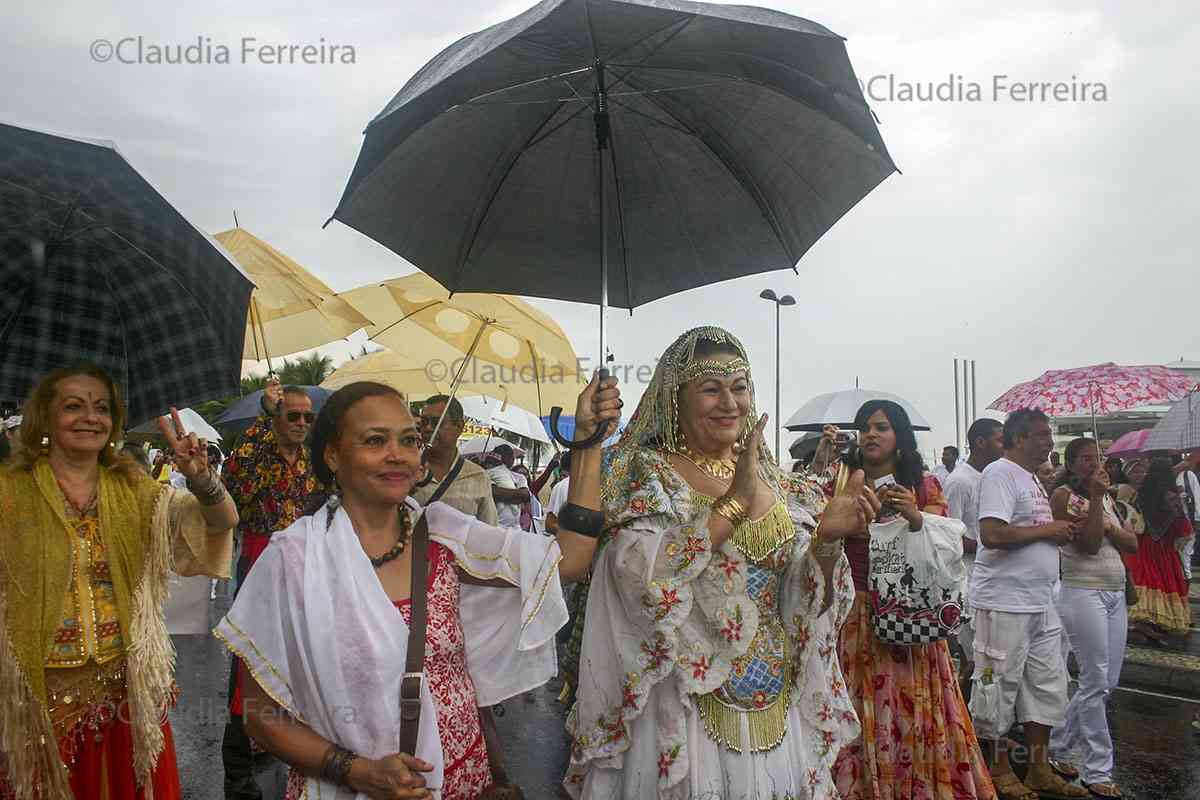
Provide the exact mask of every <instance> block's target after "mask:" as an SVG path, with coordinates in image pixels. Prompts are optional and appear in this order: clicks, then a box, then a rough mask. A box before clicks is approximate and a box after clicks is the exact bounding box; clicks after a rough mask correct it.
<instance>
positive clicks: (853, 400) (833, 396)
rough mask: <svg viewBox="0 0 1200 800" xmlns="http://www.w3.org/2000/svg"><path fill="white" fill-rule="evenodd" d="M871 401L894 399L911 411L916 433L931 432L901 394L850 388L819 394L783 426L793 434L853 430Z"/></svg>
mask: <svg viewBox="0 0 1200 800" xmlns="http://www.w3.org/2000/svg"><path fill="white" fill-rule="evenodd" d="M868 400H891V401H892V402H893V403H897V404H898V405H900V407H901V408H903V409H904V410H905V411H907V412H908V419H909V421H910V422H912V426H913V430H915V431H927V430H929V423H928V422H926V421H925V418H924V417H923V416H921V415H920V413H919V412H918V411H917V410H916V409H915V408H913V404H912V403H910V402H908V401H907V400H905V399H904V398H903V397H901V396H900V395H896V394H889V393H888V392H873V391H871V390H869V389H847V390H845V391H843V392H829V393H828V394H819V395H817V396H816V397H814V398H813V399H811V400H809V401H808V402H807V403H805V404H804V405H802V406H800V408H799V409H798V410H797V411H796V413H794V414H792V416H791V418H790V419H788V421H787V422H786V423H784V426H783V427H785V428H787V429H788V430H789V431H819V430H821V429H822V428H823V427H824V426H826V425H837V426H838V427H839V428H851V427H853V426H854V416H855V415H856V414H857V413H858V410H859V409H860V408H862V405H863V403H865V402H867V401H868Z"/></svg>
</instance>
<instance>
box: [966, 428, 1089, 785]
mask: <svg viewBox="0 0 1200 800" xmlns="http://www.w3.org/2000/svg"><path fill="white" fill-rule="evenodd" d="M1053 446H1054V436H1053V433H1052V432H1051V430H1050V421H1049V420H1048V419H1047V418H1046V415H1045V414H1043V413H1042V412H1040V411H1035V410H1032V409H1021V410H1019V411H1015V412H1013V413H1012V414H1010V415H1009V417H1008V420H1007V421H1006V422H1005V423H1004V449H1005V453H1004V457H1003V458H1000V459H998V460H996V461H994V462H992V463H991V464H990V465H988V466H987V467H986V468H985V469H984V470H983V477H982V479H981V481H980V486H979V540H980V543H981V544H982V545H983V546H982V547H981V548H980V549H979V551H978V552H977V553H976V556H975V570H974V573H973V575H972V577H971V588H970V603H971V608H972V610H973V611H974V614H975V673H974V684H973V687H972V696H971V711H972V716H973V718H974V722H975V732H976V734H977V735H978V737H979V740H980V744H981V745H983V746H984V750H985V752H986V753H987V754H988V756H989V761H990V766H991V771H992V779H993V780H994V781H995V783H996V786H997V788H998V789H1000V787H1005V789H1006V790H1001V791H1002V794H1004V795H1005V796H1009V795H1015V794H1016V792H1015V791H1014V790H1013V789H1014V788H1015V787H1016V784H1017V783H1019V781H1018V779H1017V777H1016V775H1015V774H1013V771H1012V766H1011V765H1010V764H1009V761H1008V754H1007V753H1005V752H1004V751H1003V750H1002V748H1000V747H999V746H998V745H999V743H1000V741H1001V740H1002V739H1003V738H1004V737H1005V735H1006V734H1007V733H1008V730H1009V728H1011V727H1012V725H1013V722H1014V719H1015V720H1016V721H1018V722H1021V723H1023V724H1024V726H1025V739H1026V743H1027V745H1028V747H1029V771H1028V772H1027V773H1026V776H1025V781H1024V788H1025V789H1026V790H1027V791H1034V792H1039V793H1045V794H1047V795H1050V794H1053V795H1054V796H1056V797H1064V798H1075V797H1079V798H1081V800H1082V799H1083V798H1087V797H1089V796H1090V795H1089V793H1088V791H1087V790H1086V789H1084V788H1083V787H1080V786H1072V785H1071V784H1068V783H1066V782H1065V781H1063V780H1062V779H1061V778H1059V777H1058V776H1057V775H1056V774H1055V773H1054V771H1053V770H1052V769H1051V768H1050V762H1049V752H1048V750H1049V744H1050V730H1051V729H1052V728H1054V727H1056V726H1060V725H1062V724H1063V723H1064V721H1065V715H1066V707H1067V669H1066V664H1065V663H1064V662H1063V655H1062V646H1061V639H1062V623H1061V622H1060V621H1059V618H1058V613H1057V611H1055V608H1054V604H1053V601H1052V594H1053V591H1054V584H1055V583H1056V582H1057V580H1058V571H1059V555H1058V548H1059V547H1061V546H1062V545H1065V544H1068V543H1070V542H1071V541H1072V540H1073V539H1074V536H1075V533H1076V531H1077V530H1078V528H1079V524H1080V523H1079V522H1078V521H1070V522H1069V521H1066V520H1055V519H1054V518H1053V516H1052V514H1051V512H1050V498H1049V497H1048V496H1047V494H1046V491H1045V489H1044V488H1043V487H1042V485H1041V483H1040V482H1039V481H1038V480H1037V479H1036V478H1035V477H1034V470H1036V469H1037V468H1038V466H1039V465H1041V464H1042V463H1043V462H1045V461H1046V456H1048V455H1049V453H1050V450H1051V449H1052V448H1053ZM989 708H990V709H992V712H991V713H989V711H988V709H989ZM1009 787H1013V788H1009Z"/></svg>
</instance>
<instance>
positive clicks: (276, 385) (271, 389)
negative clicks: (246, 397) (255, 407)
mask: <svg viewBox="0 0 1200 800" xmlns="http://www.w3.org/2000/svg"><path fill="white" fill-rule="evenodd" d="M262 407H263V410H264V411H266V412H267V413H268V414H270V415H271V416H272V417H277V416H279V410H280V409H281V408H282V407H283V384H282V383H280V382H279V376H278V375H272V376H270V377H269V378H267V385H266V386H264V387H263V396H262Z"/></svg>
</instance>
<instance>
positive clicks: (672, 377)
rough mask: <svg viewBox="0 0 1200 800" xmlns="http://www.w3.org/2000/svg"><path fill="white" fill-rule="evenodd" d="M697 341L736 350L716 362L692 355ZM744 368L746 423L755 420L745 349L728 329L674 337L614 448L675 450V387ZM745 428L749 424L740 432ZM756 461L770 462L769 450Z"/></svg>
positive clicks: (695, 330) (695, 331)
mask: <svg viewBox="0 0 1200 800" xmlns="http://www.w3.org/2000/svg"><path fill="white" fill-rule="evenodd" d="M701 342H711V343H714V344H721V345H727V346H728V348H729V349H731V350H733V351H734V352H735V353H736V357H735V358H733V359H732V360H729V361H720V360H716V359H713V358H709V357H705V356H701V357H700V358H699V359H698V358H697V357H696V346H697V345H698V344H699V343H701ZM742 371H745V373H746V380H747V382H748V383H749V384H750V397H751V402H750V413H749V414H748V415H747V417H746V423H745V424H746V425H747V426H752V425H754V423H755V422H756V421H757V420H758V413H757V411H755V407H754V401H753V398H754V381H753V379H752V378H751V375H750V360H749V358H748V357H747V356H746V348H745V347H743V346H742V343H741V342H740V341H738V339H737V337H736V336H734V335H733V334H732V333H730V332H729V331H727V330H725V329H723V328H718V327H715V326H711V325H706V326H703V327H700V328H693V329H691V330H690V331H688V332H687V333H684V334H683V335H682V336H680V337H679V338H678V339H676V340H675V341H674V342H673V343H672V344H671V346H670V347H668V348H667V350H666V352H665V353H663V355H662V358H660V359H659V361H658V365H657V366H656V367H655V369H654V377H653V378H652V379H651V380H650V385H649V386H647V387H646V391H645V393H643V394H642V399H641V401H640V402H639V403H638V407H637V411H636V412H634V415H633V417H632V419H631V420H630V422H629V425H628V426H627V427H626V428H625V432H624V434H623V435H622V436H621V439H620V441H619V442H618V443H617V451H618V452H621V451H626V450H628V449H631V448H634V447H650V448H653V449H656V450H666V451H668V452H672V453H674V452H678V451H679V449H680V446H681V442H680V441H679V439H680V435H679V387H681V386H683V385H684V384H686V383H688V382H689V381H693V380H695V379H696V378H699V377H701V376H704V375H721V376H724V377H728V376H729V375H732V374H734V373H736V372H742ZM748 431H749V427H747V429H746V430H745V431H743V433H746V432H748ZM760 456H761V457H762V459H761V460H760V463H763V464H767V463H772V464H773V463H774V459H772V458H771V456H770V453H769V451H767V450H766V449H765V448H763V450H762V452H761V453H760Z"/></svg>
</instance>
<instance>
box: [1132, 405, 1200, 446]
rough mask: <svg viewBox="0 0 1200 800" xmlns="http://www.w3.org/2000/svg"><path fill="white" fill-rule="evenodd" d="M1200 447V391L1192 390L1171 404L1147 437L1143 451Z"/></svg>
mask: <svg viewBox="0 0 1200 800" xmlns="http://www.w3.org/2000/svg"><path fill="white" fill-rule="evenodd" d="M1197 448H1200V392H1191V393H1189V394H1188V395H1187V396H1186V397H1184V398H1183V399H1182V400H1180V401H1178V402H1177V403H1175V405H1173V406H1171V410H1170V411H1168V412H1167V413H1166V415H1165V416H1164V417H1163V418H1162V419H1160V420H1159V421H1158V424H1157V425H1155V426H1154V430H1152V431H1150V435H1149V436H1148V437H1146V443H1145V444H1143V445H1142V451H1143V452H1145V451H1147V450H1180V451H1183V450H1195V449H1197Z"/></svg>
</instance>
